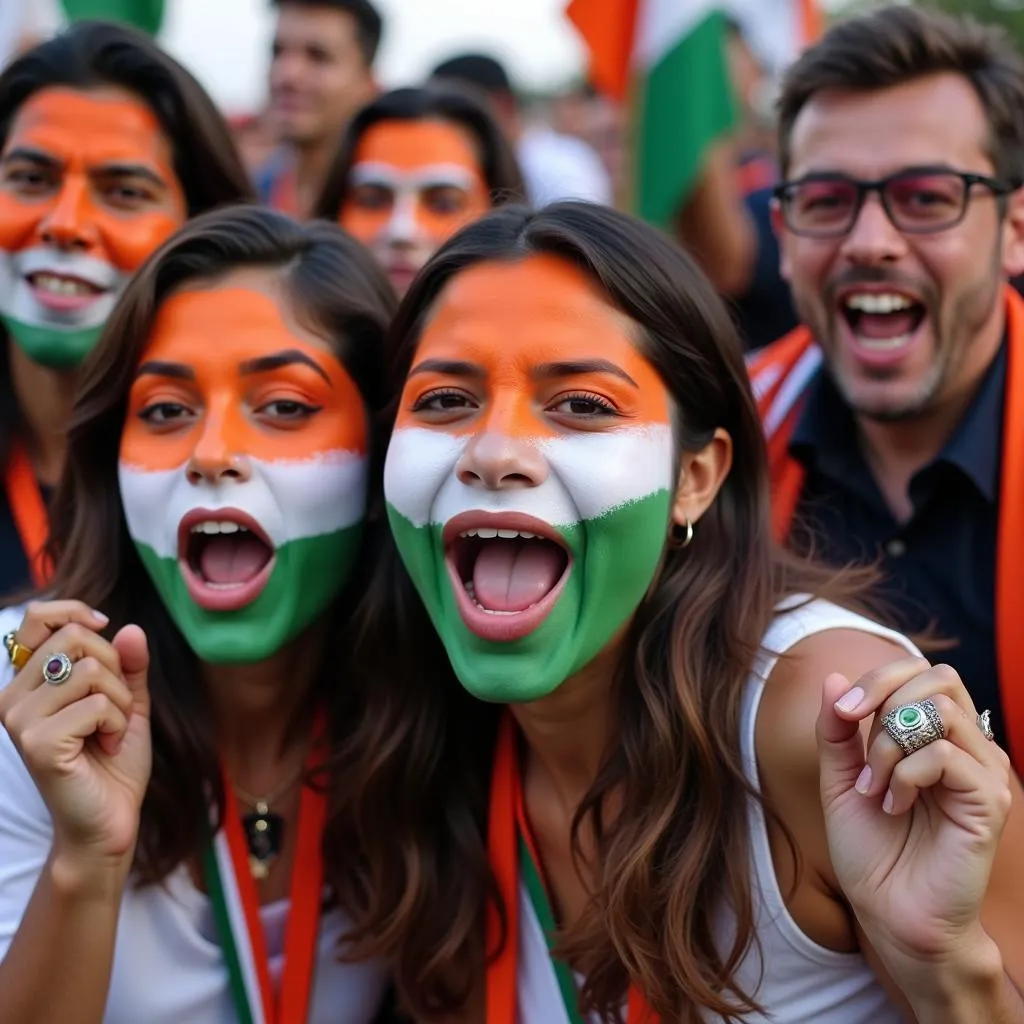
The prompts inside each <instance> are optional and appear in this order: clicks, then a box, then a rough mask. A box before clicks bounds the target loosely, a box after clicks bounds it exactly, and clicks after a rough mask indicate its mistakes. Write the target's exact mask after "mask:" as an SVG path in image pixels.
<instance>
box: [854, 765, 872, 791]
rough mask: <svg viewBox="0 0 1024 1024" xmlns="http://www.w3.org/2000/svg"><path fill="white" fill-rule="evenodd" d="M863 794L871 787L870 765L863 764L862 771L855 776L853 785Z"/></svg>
mask: <svg viewBox="0 0 1024 1024" xmlns="http://www.w3.org/2000/svg"><path fill="white" fill-rule="evenodd" d="M853 788H854V789H855V790H857V792H858V793H860V795H861V796H863V795H864V794H865V793H866V792H867V791H868V790H869V789H870V788H871V765H869V764H866V765H864V769H863V771H862V772H861V773H860V775H858V776H857V782H856V784H855V785H854V787H853Z"/></svg>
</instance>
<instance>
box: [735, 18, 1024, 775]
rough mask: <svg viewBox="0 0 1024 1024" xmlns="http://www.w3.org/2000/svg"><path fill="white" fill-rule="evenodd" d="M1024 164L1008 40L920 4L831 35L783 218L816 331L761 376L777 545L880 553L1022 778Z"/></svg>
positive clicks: (787, 105)
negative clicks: (1018, 280)
mask: <svg viewBox="0 0 1024 1024" xmlns="http://www.w3.org/2000/svg"><path fill="white" fill-rule="evenodd" d="M1022 154H1024V62H1022V61H1021V58H1020V55H1019V54H1017V53H1016V52H1015V51H1014V50H1013V48H1012V47H1011V46H1010V44H1009V43H1008V42H1007V41H1006V40H1005V39H1004V38H1001V37H1000V35H999V34H998V32H997V31H996V30H994V29H988V28H982V27H980V26H978V25H976V24H974V23H971V22H967V21H958V20H955V19H953V18H950V17H948V16H945V15H941V14H939V13H937V12H934V11H928V10H924V9H918V8H912V7H890V8H886V9H883V10H880V11H878V12H875V13H874V14H870V15H867V16H864V17H862V18H857V19H852V20H850V21H847V22H844V23H841V24H839V25H837V26H835V27H834V28H833V29H831V31H829V32H828V33H827V34H826V35H825V37H824V38H823V39H822V41H821V43H819V44H818V45H817V46H815V47H814V48H812V49H810V50H809V51H807V52H806V53H805V54H804V56H803V57H802V58H801V59H800V60H799V61H797V63H796V64H795V65H794V66H793V67H792V68H791V70H790V72H789V75H788V78H787V80H786V82H785V84H784V87H783V92H782V97H781V100H780V157H781V164H782V173H783V176H784V181H783V183H782V184H781V185H780V186H779V188H778V189H777V192H776V207H775V212H774V218H775V226H776V229H777V231H778V233H779V238H780V245H781V253H782V273H783V276H784V277H785V278H786V280H787V281H788V282H789V285H790V288H791V290H792V292H793V298H794V303H795V306H796V309H797V312H798V314H799V316H800V319H801V320H802V322H803V323H804V324H805V325H806V326H805V327H803V328H800V329H798V330H797V331H795V332H794V333H792V334H790V335H787V336H786V337H785V338H783V339H782V340H780V341H778V342H776V343H775V344H774V345H772V346H769V347H768V349H766V350H764V351H763V352H762V353H760V354H759V355H758V357H757V358H756V359H755V361H754V363H753V367H752V373H753V383H754V389H755V393H756V395H757V397H758V399H759V401H760V403H761V413H762V417H763V420H764V423H765V427H766V430H767V433H768V435H769V449H770V455H771V462H772V476H773V485H774V491H775V494H774V513H773V515H774V520H775V522H774V526H775V533H776V536H777V537H778V538H780V539H789V540H790V541H791V542H792V543H793V544H794V545H795V546H797V547H805V546H807V545H809V544H811V543H812V536H813V545H814V547H815V548H816V550H817V551H818V552H819V553H820V554H822V555H824V556H826V557H828V558H829V559H831V560H834V561H835V562H836V563H837V564H844V563H847V562H850V561H861V560H863V561H873V560H875V559H876V558H878V557H881V559H882V562H883V566H884V568H885V570H886V573H887V577H888V579H887V582H886V584H885V587H886V589H885V593H884V596H885V598H886V601H887V604H888V605H889V607H890V609H891V610H893V611H894V612H896V613H897V614H898V615H899V625H900V626H901V628H903V629H905V630H908V631H917V630H920V629H923V628H925V627H927V626H928V625H929V624H930V623H934V625H935V626H937V627H938V631H939V632H940V633H941V634H942V635H943V636H944V637H946V638H950V639H952V640H953V641H955V642H954V644H953V645H952V647H951V648H950V649H949V650H947V651H944V652H943V654H942V657H943V659H944V660H948V661H949V663H950V664H951V665H952V666H953V667H954V668H955V669H956V670H957V671H958V672H959V673H960V675H961V676H962V677H963V678H964V680H966V682H967V685H968V687H969V689H970V690H971V695H972V697H973V699H974V701H975V702H976V703H977V704H978V706H979V707H991V708H992V709H993V725H994V728H995V733H996V736H997V738H1008V739H1009V746H1010V749H1011V752H1012V753H1013V754H1014V756H1015V758H1016V763H1017V767H1018V769H1019V768H1021V766H1022V765H1024V704H1022V703H1021V702H1022V701H1024V675H1022V669H1021V666H1022V665H1024V644H1022V640H1021V638H1022V637H1024V632H1022V630H1021V628H1020V621H1019V620H1020V613H1021V611H1024V585H1022V584H1021V582H1020V581H1021V579H1022V577H1021V572H1020V568H1021V559H1022V556H1024V552H1022V550H1021V524H1022V523H1024V477H1022V476H1021V473H1022V472H1024V304H1022V303H1021V301H1020V298H1019V296H1018V295H1017V294H1016V293H1015V292H1014V291H1012V290H1011V289H1010V288H1009V287H1008V286H1007V283H1006V282H1007V279H1008V278H1010V277H1012V276H1014V275H1017V274H1020V273H1021V272H1022V270H1024V193H1022V191H1021V189H1020V185H1021V180H1022V179H1021V172H1022V170H1024V168H1022V166H1021V159H1022ZM794 524H795V525H794ZM806 527H809V529H807V528H806ZM997 538H998V541H997Z"/></svg>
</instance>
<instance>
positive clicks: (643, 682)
mask: <svg viewBox="0 0 1024 1024" xmlns="http://www.w3.org/2000/svg"><path fill="white" fill-rule="evenodd" d="M540 253H546V254H552V255H555V256H558V257H561V258H563V259H565V260H569V261H571V262H572V263H573V264H575V265H576V266H577V267H579V268H580V269H581V270H582V271H583V272H584V273H586V274H587V275H588V276H589V277H590V278H591V279H592V280H593V281H594V282H595V283H596V284H597V285H598V286H599V287H600V288H601V289H602V291H603V293H604V294H605V295H606V296H607V299H608V301H609V302H610V303H612V304H613V305H614V306H615V307H617V308H618V309H620V310H621V311H622V312H624V313H625V314H626V315H628V316H629V317H630V319H631V320H632V321H633V322H634V323H635V324H636V325H637V327H638V334H639V339H640V340H639V342H638V344H639V347H640V348H641V350H642V352H643V353H644V355H645V356H646V357H647V359H649V360H650V362H651V363H652V364H653V365H654V366H655V367H656V369H657V370H658V372H659V374H660V375H661V377H662V379H663V381H664V383H665V385H666V387H667V388H668V390H669V391H670V393H671V395H672V397H673V399H674V407H675V411H676V414H677V415H676V419H675V430H676V439H677V444H678V448H679V450H681V451H694V450H698V449H700V448H702V447H703V446H704V445H706V444H707V443H708V442H709V441H710V440H711V438H712V436H713V434H714V431H715V429H716V428H719V427H721V428H724V429H725V430H727V431H728V432H729V434H730V436H731V438H732V441H733V464H732V468H731V470H730V472H729V474H728V477H727V479H726V480H725V482H724V484H723V485H722V488H721V490H720V492H719V494H718V496H717V498H716V499H715V501H714V503H713V504H712V506H711V507H710V508H709V509H708V510H707V512H706V514H705V515H704V516H702V518H701V520H700V523H699V525H698V527H697V532H696V537H695V539H694V541H693V543H692V544H691V545H690V546H688V547H687V548H685V549H683V550H677V549H669V550H667V551H666V552H665V557H664V562H663V565H662V567H661V569H660V570H659V572H658V575H657V577H656V579H655V580H654V581H653V582H652V585H651V588H650V590H649V592H648V594H647V596H646V597H645V599H644V601H643V602H642V604H641V605H640V607H639V608H638V609H637V610H636V614H635V616H634V618H633V620H632V622H631V624H630V626H629V629H628V634H627V637H626V640H625V643H624V645H623V653H622V658H621V662H620V664H619V668H618V678H617V683H618V690H617V694H618V695H617V699H618V701H619V705H620V706H619V713H618V716H617V721H618V722H619V723H621V728H620V732H619V735H618V737H617V740H616V742H615V743H614V744H613V745H612V747H611V749H610V750H609V751H608V753H607V756H606V757H605V760H604V763H603V765H602V767H601V770H600V772H599V774H598V776H597V778H596V779H595V780H594V783H593V785H592V787H591V789H590V791H589V793H588V794H587V796H586V798H585V799H584V801H583V803H582V804H581V806H580V807H579V809H578V811H577V813H576V815H575V820H574V822H573V829H572V836H573V849H574V852H575V855H576V858H577V863H580V861H581V860H582V854H581V852H580V850H581V848H580V843H579V835H580V830H581V828H582V827H583V826H584V824H586V825H587V826H588V828H590V829H592V830H593V834H594V835H595V836H596V851H595V853H594V856H593V857H592V858H591V859H590V860H589V863H588V864H587V865H586V868H587V870H588V872H589V875H585V876H584V877H589V879H590V884H591V898H590V901H589V905H588V907H587V909H586V911H585V913H584V914H583V915H582V917H581V918H580V920H579V921H577V922H576V923H575V924H574V925H573V926H572V927H571V928H568V929H565V930H564V931H563V933H562V934H561V935H560V936H559V937H558V945H559V955H560V956H563V957H565V958H567V959H568V960H569V961H570V962H571V963H572V964H573V966H574V967H575V968H577V969H579V970H580V971H582V972H584V974H585V976H586V981H585V983H584V985H583V990H582V993H581V1002H582V1004H583V1008H584V1009H585V1010H588V1011H589V1010H594V1011H597V1012H599V1013H600V1014H603V1015H604V1017H605V1018H606V1019H612V1020H617V1019H619V1014H620V1007H621V1005H622V1003H623V1001H624V998H625V993H626V988H627V985H628V983H629V982H633V983H635V984H636V985H637V986H638V987H639V988H640V990H641V991H643V992H644V993H645V995H646V997H647V998H648V1000H649V1002H650V1004H651V1006H652V1008H653V1009H654V1010H655V1011H656V1012H657V1013H658V1014H660V1016H661V1018H662V1020H665V1021H672V1022H673V1024H677V1022H688V1021H696V1020H698V1014H699V1013H700V1012H701V1010H707V1011H710V1012H712V1013H715V1014H718V1015H720V1016H722V1017H725V1018H726V1019H736V1018H738V1017H739V1016H741V1015H742V1014H744V1013H747V1012H751V1011H753V1010H755V1009H756V1008H757V1004H756V1002H755V1001H754V999H753V996H752V995H751V994H750V993H746V992H743V991H740V989H739V987H738V986H737V983H736V981H735V980H734V974H735V971H736V968H737V966H738V964H739V962H740V960H741V959H742V957H743V955H744V953H745V951H746V950H747V949H748V947H749V946H750V944H751V942H752V941H754V918H753V908H752V898H751V882H750V866H749V856H750V852H749V836H748V827H747V812H748V800H749V799H751V798H755V799H756V798H757V797H756V795H755V794H753V793H752V791H751V787H750V785H749V783H748V780H747V779H746V777H745V775H744V771H743V765H742V762H741V755H740V731H739V724H740V714H741V696H742V693H743V689H744V686H745V684H746V681H747V679H748V676H749V674H750V672H751V669H752V666H753V663H754V660H755V656H756V655H757V653H758V652H759V648H760V643H761V639H762V637H763V636H764V633H765V631H766V629H767V627H768V625H769V622H770V620H771V618H772V616H773V609H774V608H775V605H776V603H777V602H778V601H779V600H780V598H781V597H782V596H783V595H787V594H797V593H799V594H809V595H820V596H829V597H831V598H833V599H836V598H841V599H843V600H844V603H848V602H846V598H847V597H848V596H849V595H850V592H851V590H850V587H851V584H850V582H849V580H848V579H844V578H842V577H837V576H836V574H835V573H833V572H831V571H827V570H824V569H819V568H816V567H815V566H813V565H812V564H810V563H805V562H799V561H797V560H795V559H794V558H793V557H791V556H789V555H787V554H786V553H784V552H783V551H781V550H780V549H779V548H777V547H776V545H775V544H774V542H773V540H772V536H771V531H770V523H769V489H768V476H767V461H766V453H765V446H764V441H763V436H762V432H761V425H760V422H759V420H758V415H757V410H756V407H755V404H754V400H753V398H752V395H751V392H750V387H749V384H748V379H747V373H746V369H745V366H744V361H743V350H742V346H741V344H740V341H739V338H738V336H737V334H736V331H735V329H734V327H733V325H732V322H731V320H730V317H729V314H728V312H727V311H726V309H725V306H724V305H723V303H722V301H721V300H720V299H719V298H718V296H717V295H716V294H715V292H714V290H713V288H712V286H711V285H710V283H709V282H708V281H707V280H706V279H705V277H704V276H703V275H702V274H701V272H700V271H699V270H698V269H697V266H696V264H695V263H694V262H693V261H692V260H691V259H690V258H689V257H688V256H687V255H686V254H685V253H684V252H683V251H682V250H681V249H680V248H678V247H677V246H676V245H675V244H674V243H673V242H672V241H670V240H669V239H668V238H667V237H665V236H663V235H661V234H660V233H659V232H657V231H655V230H654V229H653V228H651V227H649V226H647V225H644V224H642V223H640V222H639V221H636V220H634V219H632V218H630V217H628V216H626V215H624V214H621V213H617V212H615V211H613V210H611V209H608V208H606V207H601V206H597V205H593V204H586V203H559V204H556V205H553V206H549V207H547V208H545V209H543V210H541V211H539V212H536V213H531V212H529V211H526V210H524V209H519V208H506V209H504V210H500V211H495V212H494V213H492V214H490V215H489V216H488V217H486V218H484V219H483V220H482V221H480V222H478V223H476V224H474V225H472V226H470V227H468V228H466V229H464V230H463V231H462V232H461V233H460V234H458V235H456V236H455V237H454V238H453V239H452V240H450V241H449V242H448V243H447V244H446V245H445V246H444V247H443V248H442V249H441V250H440V251H439V252H438V253H437V254H436V255H435V256H434V258H433V259H432V260H431V261H430V262H429V263H428V264H427V266H426V267H425V268H424V270H423V271H422V273H421V274H420V275H419V277H418V278H417V279H416V281H415V282H414V284H413V286H412V288H411V289H410V290H409V292H408V294H407V295H406V297H405V299H404V300H403V302H402V304H401V306H400V308H399V311H398V314H397V317H396V319H395V321H394V324H393V325H392V329H391V332H390V335H389V338H390V370H389V372H390V393H391V396H392V399H393V400H392V403H391V405H390V407H389V410H388V412H387V420H386V425H390V424H391V423H393V417H394V415H395V411H396V407H397V399H398V396H399V395H400V393H401V390H402V386H403V384H404V381H405V377H406V374H407V372H408V370H409V367H410V364H411V361H412V359H413V356H414V353H415V349H416V346H417V343H418V340H419V336H420V333H421V331H422V329H423V325H424V323H425V320H426V318H427V317H428V316H429V315H430V312H431V310H432V308H433V306H434V303H435V300H436V299H437V297H438V295H439V294H440V293H441V291H442V290H443V289H444V288H445V286H446V285H447V284H448V283H449V282H450V281H451V280H452V279H453V278H454V277H455V276H456V275H458V274H460V273H461V272H463V271H464V270H466V269H467V268H469V267H472V266H474V265H475V264H479V263H481V262H484V261H502V260H505V261H508V260H521V259H523V258H525V257H527V256H529V255H531V254H540ZM858 584H859V581H858ZM358 657H359V659H360V661H361V668H362V669H363V670H364V671H363V672H362V674H361V678H360V679H359V685H360V686H362V687H366V688H367V694H368V695H367V697H366V698H364V701H363V706H364V707H365V708H366V709H367V712H366V714H367V721H366V722H365V723H364V725H363V727H362V728H361V729H359V730H358V731H357V732H354V733H353V734H351V736H350V738H349V740H348V741H347V743H346V744H344V745H343V746H342V749H341V752H340V755H339V758H340V760H341V762H342V763H343V764H345V766H346V768H347V771H343V772H339V778H340V779H341V780H342V781H341V785H342V787H343V789H342V791H341V797H342V800H343V804H342V808H341V813H340V815H339V819H338V821H339V822H344V824H345V829H346V832H347V835H348V837H349V838H348V842H349V843H350V844H351V845H350V846H349V847H348V848H347V850H346V856H347V857H348V858H349V863H353V864H359V865H361V869H360V871H359V872H358V873H356V874H353V875H350V876H349V881H350V883H351V884H350V885H349V886H347V887H346V886H343V888H342V891H341V897H342V900H343V902H344V903H345V905H346V906H347V907H349V908H350V910H353V909H354V910H355V911H356V915H357V923H358V927H357V931H356V937H357V938H358V939H359V944H358V945H357V947H356V948H357V949H358V950H359V951H361V952H362V953H363V954H366V953H383V954H386V955H388V956H390V957H391V958H392V960H393V962H394V963H395V965H396V981H397V985H398V988H399V991H400V992H401V994H402V996H403V998H404V1000H405V1001H406V1003H407V1004H408V1005H409V1006H410V1007H411V1008H412V1010H413V1011H414V1012H415V1013H416V1014H417V1015H418V1016H419V1017H421V1018H423V1019H430V1018H431V1017H432V1016H433V1015H440V1014H443V1013H445V1012H450V1011H452V1010H454V1009H457V1008H459V1007H460V1006H462V1005H463V1004H464V1003H465V1001H466V999H467V998H468V996H469V993H470V991H471V990H472V988H473V986H474V985H476V984H479V981H480V979H481V976H482V972H483V970H484V967H485V958H486V954H493V953H494V952H496V951H495V950H485V948H484V933H483V919H484V908H485V906H486V905H487V903H488V901H490V900H497V899H498V897H497V893H496V887H495V883H494V881H493V878H492V875H491V871H490V868H489V866H488V861H487V853H486V839H485V837H486V825H487V801H488V785H489V777H490V772H491V761H492V757H493V751H494V740H495V735H496V729H497V725H498V721H499V718H500V716H501V715H502V707H501V706H500V705H494V704H487V703H483V702H481V701H478V700H475V699H473V698H472V697H470V696H469V695H468V694H467V693H466V691H465V690H464V689H463V688H462V686H460V684H459V682H458V680H457V679H456V678H455V676H454V674H453V672H452V670H451V667H450V665H449V663H448V659H447V657H446V655H445V652H444V650H443V648H442V647H441V644H440V641H439V640H438V638H437V636H436V634H435V633H434V631H433V629H432V628H431V625H430V622H429V620H428V618H427V614H426V611H425V609H424V608H423V606H422V604H421V602H420V600H419V598H418V596H417V594H416V592H415V590H414V589H413V586H412V583H411V581H410V580H409V578H408V576H407V575H406V573H405V571H404V569H403V567H402V565H401V563H400V560H399V558H398V555H397V552H396V550H395V548H394V544H393V542H392V543H391V544H390V545H389V546H388V547H387V549H386V550H385V551H384V552H383V553H382V559H381V564H380V571H379V572H378V573H377V575H376V578H375V580H374V582H373V585H372V587H371V589H370V591H369V592H368V594H367V596H366V600H365V602H364V604H363V607H362V609H361V633H360V649H359V652H358ZM371 692H372V698H371V697H370V696H369V694H370V693H371ZM612 794H615V797H616V801H615V802H616V806H619V807H621V810H620V811H619V812H618V813H617V814H615V815H612V814H610V813H609V811H608V807H609V798H610V797H611V796H612ZM769 813H770V809H769ZM793 853H794V856H795V855H796V851H795V850H794V851H793ZM723 907H730V908H732V910H733V912H734V913H735V916H736V933H735V939H734V941H733V942H732V943H731V945H729V946H728V947H727V948H724V949H722V948H720V947H719V945H718V944H717V942H716V938H715V936H716V928H715V925H716V916H717V915H718V913H719V912H720V911H721V909H722V908H723ZM499 910H500V911H502V912H503V908H501V907H500V906H499Z"/></svg>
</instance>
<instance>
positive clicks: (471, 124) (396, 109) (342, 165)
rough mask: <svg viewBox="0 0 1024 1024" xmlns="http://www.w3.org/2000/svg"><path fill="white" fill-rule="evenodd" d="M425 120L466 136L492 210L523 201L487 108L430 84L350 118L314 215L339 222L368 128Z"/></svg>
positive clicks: (512, 162) (514, 167)
mask: <svg viewBox="0 0 1024 1024" xmlns="http://www.w3.org/2000/svg"><path fill="white" fill-rule="evenodd" d="M427 120H441V121H450V122H451V123H452V124H454V125H457V126H458V127H460V128H463V129H465V130H466V131H467V132H469V134H470V135H471V136H472V138H473V141H474V143H475V144H476V149H477V152H478V154H479V159H480V170H481V173H482V175H483V179H484V181H485V182H487V187H488V189H490V192H491V203H492V205H494V206H500V205H501V204H502V203H507V202H516V201H518V202H523V201H525V198H526V190H525V186H524V185H523V176H522V174H521V173H520V171H519V165H518V164H517V163H516V157H515V153H513V151H512V146H511V145H510V144H509V141H508V139H506V138H505V135H504V134H503V133H502V130H501V129H500V128H499V127H498V123H497V121H495V120H494V118H493V117H492V116H491V115H490V114H489V113H488V111H487V108H486V107H484V106H483V104H481V103H479V102H477V100H476V99H474V98H473V97H472V96H467V95H466V94H465V93H464V92H462V91H460V90H457V89H453V88H450V87H445V86H443V85H430V86H424V87H423V88H417V89H413V88H405V89H393V90H392V91H391V92H386V93H384V94H383V95H381V96H378V97H377V98H376V99H375V100H373V101H372V102H370V103H368V104H367V105H366V106H365V107H363V108H362V109H361V110H360V111H359V112H358V113H357V114H356V115H355V117H353V118H352V120H351V121H350V122H349V125H348V128H347V129H346V130H345V134H344V135H343V136H342V138H341V143H340V145H339V146H338V150H337V152H336V153H335V154H334V158H333V159H332V161H331V166H330V168H329V169H328V171H327V177H326V178H325V179H324V186H323V189H322V190H321V192H320V196H319V198H318V199H317V201H316V206H315V208H314V216H317V217H323V218H325V219H327V220H337V219H338V215H339V213H340V212H341V207H342V205H343V204H344V202H345V198H346V196H347V194H348V181H349V176H350V175H351V173H352V166H353V164H354V163H355V157H356V150H357V149H358V148H359V140H360V139H361V138H362V137H363V135H364V134H365V133H366V132H367V131H368V130H369V129H370V128H372V127H373V126H374V125H375V124H379V123H380V122H381V121H427Z"/></svg>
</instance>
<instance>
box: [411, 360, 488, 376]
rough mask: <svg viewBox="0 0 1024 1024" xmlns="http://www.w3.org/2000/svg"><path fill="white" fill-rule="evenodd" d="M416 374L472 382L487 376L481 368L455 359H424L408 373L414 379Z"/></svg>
mask: <svg viewBox="0 0 1024 1024" xmlns="http://www.w3.org/2000/svg"><path fill="white" fill-rule="evenodd" d="M418 373H443V374H446V375H447V376H449V377H472V378H473V379H474V380H483V378H484V377H486V376H487V374H486V373H485V372H484V369H483V367H482V366H478V365H477V364H476V363H466V362H460V361H459V360H457V359H424V360H423V362H422V363H417V364H416V365H415V366H414V367H413V368H412V369H411V370H410V371H409V376H410V377H415V376H416V374H418Z"/></svg>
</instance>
